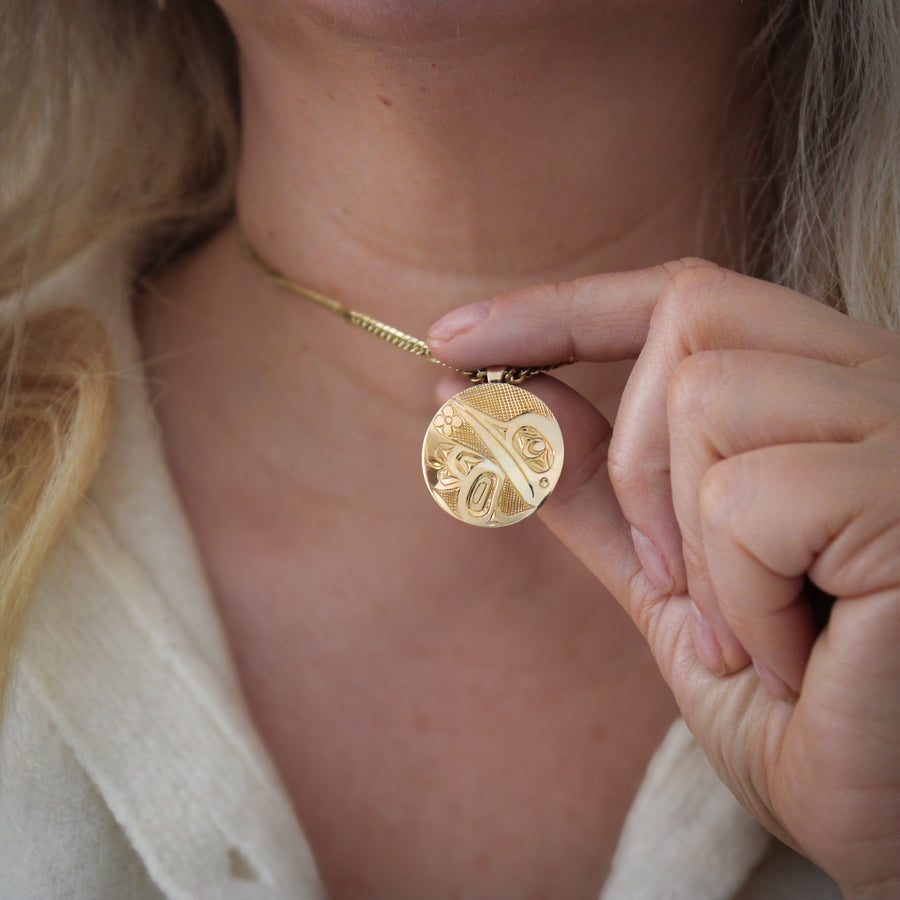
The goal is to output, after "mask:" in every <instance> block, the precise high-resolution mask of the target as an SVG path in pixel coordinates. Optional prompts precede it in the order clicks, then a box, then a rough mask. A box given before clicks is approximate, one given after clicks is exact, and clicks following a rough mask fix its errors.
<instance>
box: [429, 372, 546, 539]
mask: <svg viewBox="0 0 900 900" xmlns="http://www.w3.org/2000/svg"><path fill="white" fill-rule="evenodd" d="M492 375H493V372H491V373H489V378H490V377H491V376H492ZM562 464H563V438H562V432H561V431H560V428H559V423H558V422H557V421H556V417H555V416H554V415H553V413H552V412H551V411H550V408H549V407H548V406H547V405H546V404H545V403H544V402H543V401H542V400H540V399H539V398H537V397H535V395H534V394H532V393H531V392H530V391H526V390H525V389H524V388H520V387H517V386H516V385H514V384H507V383H505V382H503V381H491V380H489V381H488V382H486V383H485V384H477V385H475V386H474V387H470V388H468V389H467V390H465V391H462V392H461V393H459V394H457V395H456V396H455V397H452V398H451V399H450V400H448V401H447V402H446V403H445V404H444V405H443V406H442V407H441V408H440V410H438V413H437V415H436V416H435V417H434V419H433V421H432V422H431V425H429V427H428V431H427V432H425V442H424V445H423V447H422V468H423V471H424V473H425V483H426V484H427V485H428V490H429V491H431V496H432V497H434V499H435V502H436V503H437V504H438V506H440V507H441V508H442V509H444V510H446V511H447V512H448V513H450V515H452V516H455V517H456V518H457V519H460V520H462V521H463V522H467V523H468V524H469V525H480V526H483V527H486V528H499V527H502V526H503V525H513V524H514V523H516V522H520V521H521V520H522V519H525V518H527V517H528V516H530V515H531V514H532V513H533V512H534V511H535V510H536V509H538V508H539V507H540V505H541V504H542V503H543V502H544V501H545V500H546V499H547V497H549V496H550V492H551V491H552V490H553V488H554V487H556V482H557V481H558V480H559V474H560V472H561V471H562Z"/></svg>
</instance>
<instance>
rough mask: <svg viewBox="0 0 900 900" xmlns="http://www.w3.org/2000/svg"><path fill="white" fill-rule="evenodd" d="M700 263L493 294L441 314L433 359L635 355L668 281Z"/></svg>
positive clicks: (523, 360)
mask: <svg viewBox="0 0 900 900" xmlns="http://www.w3.org/2000/svg"><path fill="white" fill-rule="evenodd" d="M704 264H705V265H711V264H710V263H704V262H703V261H702V260H679V261H677V262H670V263H665V264H663V265H659V266H653V267H652V268H649V269H640V270H638V271H634V272H613V273H610V274H606V275H590V276H587V277H585V278H579V279H576V280H575V281H566V282H559V283H556V284H539V285H536V286H534V287H528V288H522V289H520V290H516V291H510V292H508V293H506V294H500V295H499V296H497V297H495V298H494V299H492V300H485V301H483V302H481V303H473V304H470V305H469V306H463V307H460V308H459V309H455V310H453V311H452V312H450V313H448V314H447V315H446V316H444V317H443V318H442V319H440V320H439V321H437V322H436V323H435V324H434V325H432V326H431V328H430V329H429V331H428V344H429V346H430V347H431V350H432V352H433V353H434V354H435V356H437V357H439V358H440V359H441V360H442V361H443V362H446V363H448V364H449V365H451V366H455V367H456V368H459V369H463V370H466V369H476V368H484V367H485V366H490V365H494V364H497V365H510V366H542V365H546V364H548V363H554V362H561V361H563V360H566V359H577V360H582V361H585V362H613V361H615V360H623V359H636V358H637V356H638V354H639V353H640V351H641V348H642V347H643V346H644V342H645V341H646V339H647V332H648V330H649V327H650V317H651V315H652V313H653V309H654V307H655V305H656V301H657V298H658V297H659V295H660V293H661V292H662V290H663V288H664V287H665V285H666V283H667V282H668V280H669V279H670V278H671V277H672V275H673V274H674V273H675V272H676V271H678V270H679V269H681V268H684V267H686V266H689V265H704Z"/></svg>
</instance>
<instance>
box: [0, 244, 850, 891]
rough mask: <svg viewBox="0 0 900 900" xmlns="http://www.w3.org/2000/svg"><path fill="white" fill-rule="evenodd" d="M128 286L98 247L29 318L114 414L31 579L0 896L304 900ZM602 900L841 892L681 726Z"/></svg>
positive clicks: (118, 261)
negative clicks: (81, 332)
mask: <svg viewBox="0 0 900 900" xmlns="http://www.w3.org/2000/svg"><path fill="white" fill-rule="evenodd" d="M128 282H129V279H128V277H127V265H126V261H125V259H124V258H123V257H122V256H120V254H118V253H117V252H116V250H115V249H110V248H105V249H94V250H93V251H91V252H90V253H88V254H86V255H85V256H84V257H82V258H81V259H79V260H78V261H77V262H76V263H75V264H73V265H71V266H69V267H68V268H67V269H66V271H64V272H62V273H60V275H59V276H58V277H56V278H54V279H52V280H51V281H50V282H48V283H47V284H46V285H45V286H44V288H43V290H42V291H41V292H40V294H39V296H37V297H36V298H33V301H32V302H34V303H35V304H37V305H41V306H49V305H72V304H77V305H81V306H84V307H86V308H88V309H90V310H92V311H93V312H94V313H95V314H96V315H98V316H99V317H101V318H102V319H103V320H104V321H105V322H107V323H108V324H109V327H110V330H111V333H112V340H113V351H114V358H115V369H116V381H117V385H116V417H115V424H114V430H113V434H112V438H111V441H110V444H109V447H108V451H107V453H106V456H105V458H104V461H103V464H102V466H101V470H100V472H99V474H98V476H97V478H96V481H95V483H94V484H93V486H92V488H91V491H90V494H89V497H88V499H87V500H86V501H85V502H84V503H83V504H82V505H81V507H80V509H79V511H78V514H77V515H76V517H75V520H74V521H73V522H72V524H71V526H70V527H69V528H68V530H67V532H66V534H65V536H64V539H63V540H62V542H61V544H60V546H59V547H58V548H57V549H56V551H55V552H54V554H53V555H52V558H51V560H50V562H49V564H48V566H47V567H46V570H45V572H44V574H43V578H42V580H41V584H40V587H39V591H38V596H37V600H36V605H35V608H34V615H33V617H32V619H31V622H30V625H29V629H28V632H27V636H26V642H25V645H24V647H23V651H22V655H21V665H20V668H19V674H18V678H17V680H16V683H15V685H14V692H13V695H12V702H11V706H10V711H9V714H8V719H7V725H6V727H5V729H4V731H3V732H2V735H0V900H53V898H66V900H70V898H71V900H107V898H108V900H150V898H154V900H157V898H161V897H168V898H183V900H188V898H190V900H199V898H209V900H238V898H277V900H281V898H284V900H313V898H320V897H323V896H324V894H323V891H322V888H321V886H320V884H319V880H318V877H317V873H316V866H315V861H314V859H313V857H312V854H311V852H310V849H309V847H308V845H307V843H306V840H305V838H304V835H303V831H302V828H301V825H300V824H299V823H298V822H297V820H296V818H295V816H294V813H293V811H292V808H291V804H290V801H289V799H288V797H287V795H286V793H285V791H284V789H283V788H282V786H281V784H280V783H279V780H278V776H277V774H276V773H275V771H274V769H273V767H272V765H271V763H270V761H269V759H268V757H267V755H266V752H265V749H264V748H263V746H262V745H261V743H260V740H259V738H258V736H257V734H256V733H255V731H254V729H253V726H252V724H251V722H250V720H249V717H248V715H247V712H246V710H245V708H244V706H243V704H242V700H241V696H240V691H239V689H238V686H237V682H236V678H235V674H234V672H233V670H232V667H231V662H230V659H229V655H228V651H227V648H226V646H225V642H224V639H223V635H222V631H221V627H220V624H219V622H218V620H217V617H216V612H215V608H214V605H213V602H212V600H211V597H210V595H209V591H208V588H207V585H206V583H205V580H204V577H203V573H202V569H201V567H200V564H199V560H198V558H197V555H196V552H195V548H194V545H193V542H192V537H191V534H190V532H189V530H188V527H187V524H186V522H185V519H184V516H183V514H182V512H181V509H180V507H179V504H178V500H177V497H176V495H175V492H174V490H173V488H172V484H171V481H170V478H169V474H168V472H167V470H166V467H165V463H164V460H163V456H162V452H161V449H160V445H159V440H158V436H157V433H156V429H155V425H154V421H153V416H152V413H151V410H150V409H149V407H148V404H147V401H146V399H145V393H144V389H143V385H142V380H141V379H142V372H141V362H140V355H139V349H138V345H137V341H136V338H135V335H134V331H133V328H132V325H131V320H130V314H129V304H128V297H129V288H128ZM309 739H310V740H315V739H316V738H315V735H310V736H309ZM601 896H602V898H603V900H725V898H739V900H788V898H791V900H794V898H815V900H829V898H839V897H840V893H839V892H838V890H837V888H836V887H835V886H834V884H833V883H832V882H831V881H830V880H829V879H828V878H827V877H826V876H824V875H823V874H822V873H821V872H820V871H819V870H818V869H816V868H815V867H814V866H812V865H811V864H809V863H808V862H806V861H805V860H804V859H802V858H801V857H799V856H797V855H796V854H794V853H792V852H791V851H789V850H787V849H786V848H785V847H783V846H782V845H780V844H778V843H777V842H775V841H774V840H773V839H771V838H770V837H769V836H768V835H767V834H766V833H765V832H764V831H763V830H762V828H761V827H760V826H759V825H757V824H756V822H755V821H754V820H753V819H752V818H751V817H750V816H749V815H748V814H747V813H746V812H744V810H743V809H742V808H741V807H740V806H739V805H738V804H737V802H736V801H735V800H734V799H733V798H732V796H731V795H730V794H729V793H728V791H727V790H726V789H725V788H724V787H723V786H722V785H721V784H720V783H719V782H718V780H717V779H716V777H715V775H714V773H713V772H712V770H711V768H710V767H709V765H708V764H707V762H706V759H705V757H704V756H703V754H702V752H701V751H700V750H699V748H698V747H697V745H696V744H695V743H694V742H693V739H692V738H691V736H690V734H689V733H688V731H687V729H686V728H685V727H684V725H683V724H681V723H678V724H676V725H675V726H674V727H673V728H672V730H671V732H670V733H669V735H668V737H667V738H666V740H665V741H664V743H663V745H662V746H661V747H660V749H659V750H658V752H657V753H656V755H655V757H654V759H653V761H652V763H651V765H650V768H649V770H648V772H647V775H646V778H645V780H644V783H643V786H642V787H641V790H640V792H639V795H638V797H637V799H636V801H635V804H634V807H633V808H632V810H631V813H630V816H629V818H628V821H627V823H626V825H625V829H624V831H623V833H622V837H621V840H620V844H619V848H618V851H617V853H616V856H615V860H614V864H613V871H612V874H611V876H610V878H609V881H608V882H607V884H606V886H605V888H604V890H603V892H602V895H601ZM361 900H364V898H361ZM423 900H431V898H423ZM435 900H439V898H435ZM495 900H515V898H500V897H498V898H495ZM547 900H568V898H564V897H559V898H550V897H548V898H547Z"/></svg>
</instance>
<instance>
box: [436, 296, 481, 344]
mask: <svg viewBox="0 0 900 900" xmlns="http://www.w3.org/2000/svg"><path fill="white" fill-rule="evenodd" d="M492 303H493V301H491V300H482V301H481V302H480V303H470V304H469V305H468V306H461V307H459V309H454V310H453V311H452V312H449V313H447V315H446V316H444V317H443V318H442V319H438V320H437V322H435V323H434V325H432V326H431V328H429V329H428V340H429V341H449V340H451V339H452V338H455V337H458V336H459V335H461V334H464V333H465V332H466V331H471V330H472V329H473V328H474V327H475V326H476V325H478V324H479V323H481V322H483V321H484V320H485V319H486V318H487V317H488V313H489V312H490V311H491V305H492Z"/></svg>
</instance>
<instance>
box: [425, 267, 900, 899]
mask: <svg viewBox="0 0 900 900" xmlns="http://www.w3.org/2000/svg"><path fill="white" fill-rule="evenodd" d="M430 338H431V341H430V343H431V345H432V348H433V350H434V352H435V353H436V355H438V356H439V357H440V358H441V359H443V360H445V361H447V362H449V363H451V364H453V365H456V366H459V367H460V368H468V367H474V366H476V365H478V366H480V365H483V364H485V363H498V364H504V365H519V366H528V365H540V364H544V363H548V362H553V361H557V360H560V359H565V358H567V357H575V358H577V359H579V360H584V361H610V360H620V359H629V358H636V359H637V362H636V364H635V367H634V370H633V373H632V375H631V378H630V379H629V382H628V386H627V388H626V391H625V394H624V395H623V398H622V403H621V406H620V409H619V415H618V417H617V420H616V424H615V429H614V430H611V429H610V426H609V425H608V424H607V423H606V422H605V420H603V419H602V417H600V415H599V413H598V412H597V411H596V410H595V409H594V408H593V407H592V406H591V405H590V404H588V403H587V402H586V401H585V400H583V399H582V398H581V397H579V396H578V395H577V394H575V393H574V392H573V391H571V390H569V389H568V388H566V387H564V386H563V385H561V384H559V383H558V382H555V381H553V380H552V379H539V380H536V381H535V382H533V383H530V384H529V388H532V384H533V388H532V389H533V390H534V391H535V393H540V394H542V396H543V397H544V399H545V400H546V401H547V402H548V403H549V405H550V406H551V407H552V408H553V409H554V411H555V412H556V413H557V416H558V417H559V419H560V422H561V424H562V427H563V433H564V435H565V436H566V468H565V471H564V473H563V477H562V479H561V481H560V484H559V485H558V487H557V489H556V491H555V493H554V495H553V496H552V497H551V499H550V500H549V501H548V502H547V503H546V504H545V506H544V507H543V509H542V511H541V515H542V517H543V518H544V520H545V521H546V522H547V524H548V525H549V526H550V528H552V529H553V530H554V531H555V532H556V533H557V535H558V536H559V537H560V538H561V539H562V540H563V541H564V542H565V543H566V544H567V545H568V546H569V547H570V548H571V549H572V551H573V552H574V553H575V554H576V555H577V556H579V557H580V558H581V559H582V560H583V561H584V562H585V563H586V565H587V566H588V567H589V568H590V569H591V570H592V571H593V572H594V573H595V574H596V576H597V578H598V579H600V581H602V582H603V584H604V585H605V586H606V587H607V588H608V589H609V590H610V591H611V592H612V593H613V594H614V596H615V597H616V598H617V599H618V600H619V601H620V602H621V603H622V605H623V606H624V607H625V608H626V609H627V610H628V612H629V613H630V614H631V616H632V618H633V619H634V621H635V622H636V623H637V625H638V627H639V628H640V629H641V631H642V633H643V634H644V635H645V637H646V638H647V640H648V641H649V643H650V646H651V648H652V650H653V653H654V655H655V657H656V660H657V662H658V664H659V666H660V669H661V670H662V672H663V674H664V676H665V678H666V679H667V681H668V683H669V685H670V686H671V688H672V690H673V692H674V693H675V696H676V698H677V700H678V703H679V705H680V707H681V710H682V713H683V715H684V717H685V719H686V721H687V723H688V725H689V726H690V728H691V729H692V731H693V732H694V734H695V735H696V737H697V739H698V740H699V742H700V743H701V744H702V746H703V747H704V749H705V750H706V752H707V754H708V756H709V757H710V759H711V761H712V763H713V764H714V765H715V767H716V768H717V770H718V772H719V774H720V776H721V777H722V778H723V779H724V780H725V781H726V783H727V784H728V785H729V786H730V787H731V789H732V790H733V791H734V793H735V794H736V795H737V797H738V798H739V799H740V800H741V801H742V802H743V803H744V805H745V806H747V808H748V809H750V810H751V812H753V813H754V814H755V815H756V816H757V817H758V818H759V819H760V820H761V821H762V822H763V824H765V825H766V826H767V827H768V828H769V829H770V830H771V831H773V832H774V833H775V834H776V835H777V836H778V837H780V838H781V839H782V840H784V841H786V842H787V843H789V844H791V845H793V846H794V847H796V848H797V849H798V850H800V851H801V852H802V853H804V854H806V855H807V856H809V857H810V858H811V859H812V860H813V861H815V862H816V863H817V864H818V865H820V866H821V867H822V868H824V869H825V870H826V871H827V872H829V874H831V875H832V877H833V878H835V880H836V881H837V882H838V883H839V884H840V885H841V887H842V889H843V890H844V892H845V894H846V895H847V896H848V897H853V898H864V897H865V898H868V897H879V898H880V897H888V896H890V897H897V896H900V335H897V334H893V333H890V332H886V331H882V330H879V329H877V328H874V327H871V326H868V325H863V324H860V323H858V322H854V321H853V320H851V319H848V318H847V317H846V316H844V315H842V314H840V313H838V312H836V311H835V310H832V309H830V308H828V307H826V306H824V305H822V304H820V303H817V302H816V301H814V300H811V299H809V298H807V297H804V296H801V295H799V294H796V293H794V292H792V291H789V290H786V289H785V288H781V287H777V286H775V285H772V284H767V283H764V282H761V281H757V280H754V279H750V278H746V277H743V276H739V275H736V274H734V273H732V272H729V271H726V270H723V269H720V268H718V267H716V266H713V265H712V264H710V263H704V262H702V261H700V260H686V261H681V262H678V263H671V264H668V265H665V266H659V267H656V268H653V269H647V270H643V271H638V272H629V273H623V274H614V275H602V276H597V277H590V278H584V279H581V280H579V281H575V282H572V283H568V284H560V285H552V286H540V287H536V288H532V289H527V290H522V291H517V292H515V293H513V294H508V295H504V296H501V297H499V298H497V299H496V300H494V301H488V302H487V303H484V304H476V305H474V306H472V307H464V308H463V309H462V310H457V311H456V312H455V313H451V314H450V315H449V316H447V317H445V318H444V319H443V320H441V322H440V323H438V325H437V326H436V327H435V328H434V329H432V333H431V335H430ZM629 526H630V528H629ZM811 585H812V586H814V587H815V588H818V589H819V590H821V591H824V592H826V593H827V594H831V595H833V596H834V597H835V598H836V600H835V602H834V605H833V608H832V610H831V615H830V619H829V621H828V624H827V626H826V627H824V629H823V630H819V628H818V627H817V625H816V621H815V618H814V615H813V610H812V606H811V604H810V602H809V600H808V595H809V592H808V591H807V588H808V587H810V586H811ZM751 663H752V665H751Z"/></svg>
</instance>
